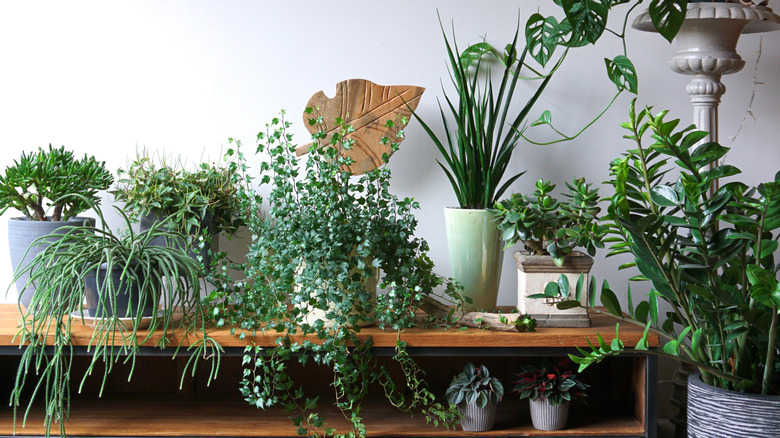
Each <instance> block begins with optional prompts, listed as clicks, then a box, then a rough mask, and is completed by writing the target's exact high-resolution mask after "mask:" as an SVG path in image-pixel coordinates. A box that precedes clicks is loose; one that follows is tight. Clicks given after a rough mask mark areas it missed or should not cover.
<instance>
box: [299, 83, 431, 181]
mask: <svg viewBox="0 0 780 438" xmlns="http://www.w3.org/2000/svg"><path fill="white" fill-rule="evenodd" d="M424 91H425V88H423V87H415V86H411V85H392V86H384V85H377V84H375V83H373V82H371V81H367V80H365V79H348V80H346V81H341V82H339V83H338V84H336V95H335V96H333V97H332V98H329V97H327V96H325V93H323V92H322V91H318V92H316V93H314V95H313V96H312V97H311V98H310V99H309V102H308V103H307V104H306V106H307V107H311V108H319V110H318V113H319V115H321V116H322V117H323V120H324V121H325V122H326V124H327V129H328V134H330V133H331V132H332V131H333V130H334V129H335V127H333V126H332V125H333V121H334V120H336V117H341V118H342V119H344V121H345V122H346V123H347V124H349V125H352V126H353V127H354V128H355V132H353V133H352V134H350V137H351V138H352V139H354V140H355V145H354V146H353V149H352V150H351V151H349V152H348V155H349V156H350V157H352V158H353V159H354V160H355V163H354V164H352V166H350V169H349V170H350V171H352V173H353V174H355V175H359V174H362V173H365V172H368V171H369V170H371V169H375V168H377V167H379V166H381V165H382V164H384V163H383V161H382V154H385V153H387V154H388V155H390V154H392V153H393V151H392V149H391V148H390V145H389V144H381V143H380V141H381V139H382V137H384V136H387V137H389V138H390V139H393V138H395V137H394V136H395V129H394V128H393V129H391V128H387V127H386V126H385V123H386V122H387V121H388V120H392V121H394V122H397V121H398V120H397V118H398V116H405V117H406V118H407V119H410V117H411V114H412V113H411V112H412V111H414V109H415V108H417V104H418V103H419V102H420V97H421V96H422V94H423V92H424ZM407 104H408V107H407ZM410 108H411V109H410ZM310 117H311V115H309V114H304V115H303V121H304V125H305V126H306V128H307V129H308V130H309V132H311V133H312V134H314V133H315V132H317V130H318V127H317V126H312V125H309V123H308V119H309V118H310ZM400 140H401V139H398V140H396V142H399V141H400ZM309 147H311V144H308V145H304V146H299V147H298V148H297V149H296V152H297V153H298V155H303V154H305V153H306V152H307V151H308V150H309Z"/></svg>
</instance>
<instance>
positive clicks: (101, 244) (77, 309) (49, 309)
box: [11, 199, 221, 437]
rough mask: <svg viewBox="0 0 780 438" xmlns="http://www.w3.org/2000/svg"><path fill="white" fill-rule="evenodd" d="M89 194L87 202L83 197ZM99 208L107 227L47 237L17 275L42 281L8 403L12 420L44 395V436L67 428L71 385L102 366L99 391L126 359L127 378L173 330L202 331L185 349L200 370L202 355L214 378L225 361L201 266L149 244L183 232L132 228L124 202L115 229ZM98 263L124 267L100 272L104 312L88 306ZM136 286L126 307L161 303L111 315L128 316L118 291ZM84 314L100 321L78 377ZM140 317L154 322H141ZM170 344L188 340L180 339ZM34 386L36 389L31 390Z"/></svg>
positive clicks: (22, 336) (21, 338)
mask: <svg viewBox="0 0 780 438" xmlns="http://www.w3.org/2000/svg"><path fill="white" fill-rule="evenodd" d="M82 201H83V202H85V203H87V204H89V202H88V200H86V199H84V200H82ZM92 208H93V209H94V211H95V212H96V214H97V216H98V218H99V219H100V222H101V223H102V224H103V225H102V226H101V227H74V226H69V227H67V228H66V229H65V230H64V232H63V233H62V234H52V235H47V236H43V237H41V238H40V240H44V239H45V240H46V241H47V242H49V245H48V246H47V247H46V248H45V249H43V250H42V251H41V252H40V253H38V254H37V255H36V256H35V258H33V259H32V260H31V261H30V263H29V264H27V265H26V266H25V267H24V268H23V269H22V270H21V272H17V274H16V276H17V277H18V276H20V275H22V273H23V272H26V273H29V281H30V282H35V283H36V284H37V287H36V290H35V293H34V295H33V297H32V303H31V306H29V307H28V308H29V309H35V311H34V312H26V313H25V314H23V315H22V317H23V324H22V326H21V329H20V330H19V334H18V336H17V340H18V342H19V345H20V346H25V350H24V353H23V354H22V357H21V361H20V363H19V367H18V370H17V373H16V380H15V387H14V389H13V391H12V394H11V405H12V406H13V409H14V419H15V421H16V419H17V414H18V410H19V409H22V410H23V416H22V418H23V419H24V421H25V422H26V421H27V417H28V415H29V413H30V410H31V408H32V407H33V405H34V404H35V403H36V401H37V400H38V399H42V402H43V405H44V425H45V430H46V436H47V437H48V436H49V435H50V434H51V428H52V425H53V424H54V423H59V434H60V435H61V436H65V435H66V431H65V425H66V420H67V418H68V415H69V412H70V399H71V391H72V390H73V389H74V388H78V389H77V390H78V391H80V390H81V388H82V387H83V385H84V383H85V381H86V380H87V378H88V377H89V376H90V374H92V372H93V370H101V368H102V371H99V372H102V374H103V375H102V383H101V386H100V392H101V393H102V391H103V389H104V387H105V384H106V379H107V378H108V375H109V374H110V373H111V372H112V370H113V368H114V366H115V365H116V364H117V363H118V362H119V361H120V360H121V361H122V362H124V363H130V364H131V366H130V372H129V376H128V379H129V378H131V377H132V373H133V369H134V365H135V360H136V356H137V355H138V352H139V349H140V348H141V347H142V346H144V347H158V348H165V347H167V346H169V345H171V343H172V342H178V341H174V335H175V336H176V337H178V338H179V339H181V337H182V336H185V335H186V334H188V333H194V332H197V333H198V337H199V339H198V340H197V341H196V342H194V343H193V344H192V346H191V347H189V348H188V349H190V350H192V356H191V359H190V361H189V362H188V364H187V367H188V368H190V369H191V370H192V372H193V373H194V371H195V368H196V366H197V363H198V360H199V358H200V357H201V356H206V355H207V354H208V355H214V356H215V357H214V358H213V359H212V360H213V361H212V368H211V370H210V374H209V381H210V380H211V378H213V377H214V376H215V373H216V371H217V368H218V366H219V356H220V352H221V347H220V346H219V345H218V344H217V343H216V342H215V341H214V340H213V339H211V338H210V337H209V336H208V335H207V334H206V331H205V321H206V320H207V318H206V315H205V314H204V312H203V307H202V306H201V301H200V290H201V286H200V283H199V281H200V278H199V273H200V269H199V266H198V264H197V263H196V262H195V261H194V260H193V259H191V258H190V257H188V256H187V254H186V253H185V252H184V251H183V250H181V249H179V248H173V247H167V246H163V247H160V246H151V245H149V242H150V241H151V240H152V239H154V238H180V235H178V234H177V233H175V232H172V231H170V230H167V229H164V228H161V227H159V226H154V227H152V228H151V229H149V230H147V231H144V232H141V233H135V232H133V231H132V229H131V228H130V220H129V218H128V217H127V216H126V215H125V214H124V213H123V212H122V211H121V210H119V209H117V212H118V213H119V215H120V216H121V217H122V218H123V220H124V224H125V226H126V227H127V231H126V233H124V234H115V233H114V232H113V231H112V230H111V229H109V228H108V227H107V226H106V225H105V223H106V222H105V220H104V218H103V213H102V212H101V210H100V209H99V208H98V207H97V206H95V205H92ZM101 268H102V269H106V270H107V271H108V273H109V274H108V275H111V272H112V271H117V272H121V276H120V280H119V282H118V283H114V282H113V281H109V280H104V281H100V280H98V282H97V284H98V286H97V288H98V291H99V293H100V298H98V302H97V304H96V308H97V309H103V310H104V311H102V312H98V313H97V314H96V315H89V314H88V312H87V309H85V308H84V306H83V303H84V299H85V296H84V295H85V294H84V291H85V284H86V283H87V281H88V278H89V277H90V275H92V276H93V278H94V276H95V275H98V276H100V274H99V273H98V270H100V269H101ZM132 289H136V290H137V292H138V294H137V297H134V298H133V297H132V295H131V298H130V302H131V304H130V306H129V307H130V308H131V309H144V308H147V307H149V308H151V309H153V310H154V311H153V312H152V313H151V315H150V316H149V317H146V318H142V317H141V315H140V314H138V313H135V314H134V315H132V314H131V315H130V317H129V318H122V319H120V318H119V317H116V316H113V315H119V316H121V317H124V316H125V315H124V314H122V313H117V310H118V309H119V307H118V302H119V301H120V299H121V296H124V297H125V298H127V295H128V292H127V291H129V290H132ZM133 299H135V300H136V301H133ZM158 309H159V310H158ZM174 312H183V316H179V317H176V318H175V317H174ZM87 317H91V318H90V319H93V320H94V323H93V324H92V325H94V327H95V329H94V331H92V330H90V331H89V333H91V337H90V338H89V342H88V344H87V351H88V352H89V353H90V354H91V356H90V357H89V364H88V366H87V370H86V372H85V373H84V375H83V376H82V377H77V376H74V375H73V372H74V366H73V357H74V354H73V353H74V345H73V342H72V332H73V331H74V330H75V329H76V327H77V326H79V325H82V324H84V318H87ZM142 323H148V326H147V327H146V328H145V329H143V330H142V329H141V328H140V324H142ZM173 345H175V346H176V348H177V349H178V348H181V344H180V343H178V345H177V343H174V344H173ZM185 372H186V370H185ZM182 378H183V376H182ZM28 388H30V389H31V390H30V391H27V389H28ZM28 396H29V400H27V397H28Z"/></svg>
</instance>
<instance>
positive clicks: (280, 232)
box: [208, 109, 459, 436]
mask: <svg viewBox="0 0 780 438" xmlns="http://www.w3.org/2000/svg"><path fill="white" fill-rule="evenodd" d="M307 113H308V114H310V117H311V118H310V120H309V123H311V124H312V125H317V126H319V127H320V128H321V129H320V130H319V132H318V133H317V134H315V135H314V136H313V140H314V143H313V146H312V148H310V149H309V152H308V156H307V158H306V159H305V163H303V161H304V160H303V159H302V158H298V157H297V156H296V154H295V147H296V145H295V144H294V142H293V138H292V134H290V132H289V128H290V122H287V121H286V120H285V119H284V112H282V116H281V117H280V118H275V119H273V121H272V122H271V123H270V124H268V125H267V131H266V132H262V133H260V134H258V143H259V144H258V147H257V152H258V153H260V154H268V158H267V160H265V161H263V162H261V164H260V170H261V176H260V179H259V182H260V186H261V187H262V186H269V190H270V194H269V195H268V208H269V211H268V213H267V214H264V213H261V205H262V204H261V201H262V200H261V199H260V197H259V195H258V194H257V193H256V192H255V191H254V190H249V189H246V193H245V194H244V193H241V194H240V196H239V197H240V199H243V200H244V202H245V206H246V211H247V212H248V215H247V217H246V218H245V219H244V220H245V222H246V223H247V226H248V228H249V231H250V232H251V233H252V236H253V240H252V243H251V246H250V250H249V254H248V261H247V263H246V265H245V266H244V273H245V275H246V281H244V282H238V283H235V282H230V281H224V282H217V283H218V285H217V289H216V290H215V291H214V292H213V293H212V294H211V295H210V296H209V297H208V299H209V300H210V302H211V304H212V310H211V314H212V316H213V317H214V319H215V321H216V324H217V325H218V326H231V325H232V326H235V327H238V329H237V330H236V331H238V332H240V333H239V336H241V337H245V336H247V335H248V334H250V333H256V332H258V331H259V332H262V333H278V339H277V342H276V346H275V347H274V348H272V349H265V350H264V349H262V348H259V347H248V348H247V350H246V355H245V357H244V365H245V369H244V380H243V382H242V387H241V392H242V394H243V395H244V397H245V399H246V400H247V401H248V402H249V403H250V404H252V405H254V406H257V407H258V408H269V407H273V406H282V407H285V408H286V409H288V410H290V411H292V412H294V416H293V421H294V424H295V425H296V426H297V427H298V433H299V434H301V435H321V434H324V435H332V434H333V433H336V431H334V430H332V429H331V428H330V427H329V426H328V424H327V422H326V420H325V418H324V417H322V416H321V415H320V414H319V413H317V407H318V404H319V400H318V399H317V398H315V397H309V396H307V393H306V390H305V388H304V387H303V386H300V385H299V384H298V383H297V382H295V381H293V380H292V378H291V377H290V375H289V374H288V372H287V369H288V366H289V363H290V362H298V363H300V364H301V365H311V364H312V363H314V364H316V365H320V366H327V367H330V368H331V369H332V370H333V381H332V382H331V386H332V388H333V396H334V401H333V403H334V404H335V406H337V407H338V408H339V409H340V410H341V411H342V412H343V414H344V417H345V418H346V419H347V420H348V421H349V422H350V423H351V425H352V430H351V431H349V432H346V433H345V435H347V436H364V435H365V433H366V430H365V425H364V424H363V420H362V418H361V416H360V414H361V410H360V406H361V401H362V400H363V398H364V397H365V395H366V393H367V391H368V390H369V385H370V384H372V383H374V384H378V385H379V386H380V387H381V388H383V390H384V393H385V395H386V396H387V398H388V399H389V400H390V401H391V402H392V404H393V405H395V406H396V407H398V408H399V409H402V410H405V411H422V412H423V413H424V415H426V418H427V419H428V420H429V421H431V422H433V423H434V424H445V425H453V424H454V422H455V421H456V420H457V414H455V412H454V411H452V410H450V409H448V408H446V407H444V406H442V405H441V404H440V403H437V402H436V400H435V397H434V395H433V394H432V393H431V392H430V391H429V390H428V388H427V385H426V383H425V381H424V379H423V378H422V376H423V372H422V370H421V369H420V368H419V367H418V366H417V365H416V364H415V362H414V361H413V360H412V359H411V358H410V357H409V356H408V354H407V353H406V351H405V344H404V343H403V342H400V341H399V342H398V344H397V349H396V355H395V356H394V359H395V360H396V361H397V362H398V363H399V364H400V366H401V368H402V370H403V372H404V376H405V380H406V381H405V384H406V386H407V388H408V392H407V394H409V395H406V394H404V393H402V392H401V391H400V390H398V388H397V387H396V384H395V383H394V382H393V380H392V379H391V376H390V374H389V373H388V372H387V370H386V369H385V368H384V367H381V366H379V365H378V364H377V363H376V360H375V358H374V356H373V355H372V353H371V347H372V342H371V339H370V338H369V339H367V340H365V339H361V338H360V337H359V336H358V334H359V333H360V330H361V329H360V327H359V324H360V323H364V322H366V323H367V322H371V321H372V320H374V319H375V320H376V324H378V325H379V326H380V327H381V328H384V329H388V330H397V331H401V330H403V329H405V328H408V327H411V326H412V325H414V324H415V320H416V315H415V309H416V307H417V305H418V303H419V302H420V301H421V300H422V299H423V297H424V296H426V295H431V294H434V293H442V294H444V295H446V296H448V297H450V298H451V299H453V300H454V299H457V298H458V297H459V295H458V294H457V291H456V290H455V287H454V285H453V284H452V283H450V282H448V281H444V280H443V279H442V278H440V277H438V276H437V275H435V274H434V273H433V263H432V261H431V260H430V258H429V257H428V255H427V254H426V252H427V251H428V244H427V243H426V242H425V241H424V240H423V239H420V238H417V237H415V236H414V231H415V228H416V226H417V220H416V219H415V218H414V216H413V214H412V212H413V210H414V209H416V208H418V205H417V203H416V202H415V201H414V200H412V199H409V198H405V199H400V198H398V197H396V196H395V195H393V194H392V193H391V192H390V170H389V169H388V168H387V166H382V167H380V168H377V169H374V170H371V171H369V172H367V173H366V174H364V175H361V176H359V177H357V176H353V175H352V174H351V173H350V172H349V171H348V170H346V169H347V166H348V165H349V164H350V163H351V162H352V159H351V158H349V157H347V156H346V155H345V154H344V152H345V151H347V150H349V149H350V148H351V147H352V145H353V141H352V140H351V139H349V138H348V134H349V133H350V132H352V130H353V128H352V127H351V126H348V125H345V124H344V122H343V121H342V120H336V121H335V123H336V125H337V127H338V129H336V130H335V132H334V134H333V135H332V136H331V137H327V136H326V134H325V132H326V130H327V129H326V126H325V121H324V120H323V119H322V118H321V117H319V116H318V115H317V114H316V113H315V112H314V110H312V109H307ZM389 123H390V124H389V125H388V126H389V127H391V128H397V129H398V135H399V136H402V135H403V131H402V130H401V129H400V128H402V127H403V125H404V124H405V123H406V120H401V121H400V123H399V124H398V125H397V126H396V125H395V124H394V123H393V122H389ZM383 141H384V142H388V143H390V142H391V140H390V139H387V138H385V139H383ZM236 144H237V145H238V146H239V147H240V143H238V142H237V143H236ZM391 146H392V148H393V149H396V148H397V144H394V143H391ZM233 153H237V154H238V155H240V152H236V151H234V152H233ZM387 158H388V157H387V156H384V157H383V159H384V161H385V162H386V161H387ZM371 282H378V283H379V288H380V289H382V290H384V291H385V293H382V294H379V295H378V296H377V297H376V299H375V300H374V298H373V290H372V288H371V287H370V286H368V287H367V284H369V283H371ZM442 287H443V292H437V291H438V290H441V289H442ZM312 311H317V312H319V315H320V316H319V317H316V318H312V317H311V315H310V312H312ZM326 322H327V323H326ZM300 334H303V335H309V336H312V335H313V337H311V338H308V339H311V340H306V341H300V340H298V339H300V338H298V337H297V335H300ZM342 433H344V432H343V431H342Z"/></svg>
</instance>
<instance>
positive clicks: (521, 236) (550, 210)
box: [492, 178, 608, 265]
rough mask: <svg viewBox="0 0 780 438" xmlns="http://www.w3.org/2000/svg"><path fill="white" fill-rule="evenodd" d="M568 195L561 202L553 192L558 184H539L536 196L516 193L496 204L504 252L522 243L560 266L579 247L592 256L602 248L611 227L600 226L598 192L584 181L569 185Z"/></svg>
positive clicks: (528, 249) (541, 181) (532, 251)
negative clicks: (564, 258)
mask: <svg viewBox="0 0 780 438" xmlns="http://www.w3.org/2000/svg"><path fill="white" fill-rule="evenodd" d="M566 187H568V189H569V193H566V194H564V196H565V197H566V198H567V200H566V201H564V202H559V201H558V200H557V199H556V198H553V197H552V195H551V193H552V191H553V190H555V184H550V182H549V181H544V180H541V179H540V180H539V181H537V182H536V190H534V194H533V196H527V195H523V194H520V193H515V194H513V195H512V196H511V197H509V198H507V199H504V200H501V201H499V202H496V204H495V210H492V211H493V213H494V214H495V215H496V222H498V229H499V230H500V231H501V238H502V239H503V240H504V241H505V242H506V243H505V245H504V249H506V248H509V247H510V246H512V245H514V244H516V243H518V242H523V245H524V246H525V249H526V251H528V252H530V253H531V254H537V255H550V256H552V257H553V258H555V259H556V263H557V264H559V265H560V264H561V263H563V257H564V256H566V255H567V254H569V253H571V251H572V250H573V249H574V248H576V247H583V248H585V249H586V250H587V251H588V254H590V255H591V256H592V255H594V254H595V253H596V248H603V247H604V244H603V243H602V239H603V238H604V236H605V235H606V233H607V230H608V228H607V227H605V226H601V225H599V224H598V220H599V218H598V214H599V212H600V211H601V208H600V207H599V206H598V203H599V195H598V189H591V184H588V183H586V182H585V180H584V179H582V178H580V179H574V180H573V181H572V183H571V184H569V183H566Z"/></svg>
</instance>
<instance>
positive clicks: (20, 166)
mask: <svg viewBox="0 0 780 438" xmlns="http://www.w3.org/2000/svg"><path fill="white" fill-rule="evenodd" d="M113 181H114V178H113V176H112V175H111V172H109V171H108V170H106V167H105V162H103V161H97V160H96V159H95V157H94V156H89V157H88V156H87V155H84V158H82V159H78V158H76V157H75V156H74V154H73V152H72V151H69V150H66V149H65V147H64V146H61V147H59V148H53V147H52V146H51V145H49V147H48V149H44V148H38V150H37V151H34V152H30V153H26V152H23V153H22V156H21V157H20V158H19V159H18V160H14V163H13V164H12V165H10V166H8V167H6V169H5V172H3V173H2V174H0V214H2V213H5V212H6V211H7V210H9V209H14V210H18V211H19V212H21V213H22V214H23V215H24V216H23V217H15V218H11V219H10V220H9V221H8V245H9V248H10V250H11V264H12V266H13V269H14V272H18V270H19V268H20V267H22V266H24V265H25V264H26V263H28V262H29V261H30V260H32V259H33V258H34V257H35V255H36V254H38V253H39V252H40V251H42V250H43V249H44V248H45V247H46V244H47V241H45V240H42V239H40V237H42V236H46V235H50V234H52V233H58V232H62V230H61V229H62V228H63V227H65V226H83V225H85V224H87V223H89V222H93V220H92V219H89V218H84V217H79V216H78V215H79V214H80V213H82V212H84V211H86V210H88V209H89V206H90V203H95V204H96V203H97V202H98V201H99V198H98V196H97V193H98V192H99V191H100V190H106V189H108V187H109V186H110V185H111V183H112V182H113ZM58 230H60V231H58ZM16 278H17V280H16V288H17V291H18V292H19V301H20V303H21V304H22V306H23V307H25V308H27V307H28V306H29V305H30V300H31V299H32V295H33V293H34V292H35V287H34V285H33V284H32V283H30V282H29V281H28V279H29V278H28V277H27V276H25V275H17V276H16Z"/></svg>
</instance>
